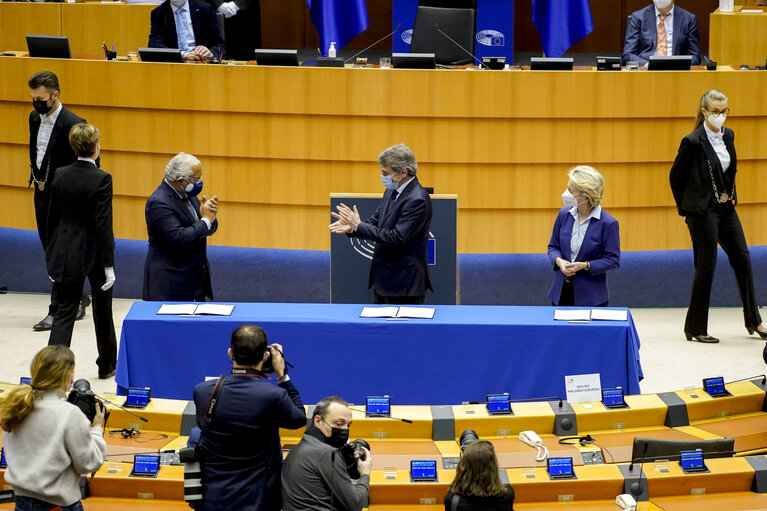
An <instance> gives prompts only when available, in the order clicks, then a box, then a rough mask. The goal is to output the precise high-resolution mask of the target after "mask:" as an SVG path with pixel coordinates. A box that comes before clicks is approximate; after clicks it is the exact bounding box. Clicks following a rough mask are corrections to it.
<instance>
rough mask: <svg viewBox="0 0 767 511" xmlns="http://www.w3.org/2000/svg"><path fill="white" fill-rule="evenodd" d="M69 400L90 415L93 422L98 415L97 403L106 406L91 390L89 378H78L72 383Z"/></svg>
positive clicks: (90, 420)
mask: <svg viewBox="0 0 767 511" xmlns="http://www.w3.org/2000/svg"><path fill="white" fill-rule="evenodd" d="M67 401H69V402H70V403H72V404H73V405H75V406H76V407H78V408H79V409H80V410H81V411H82V412H83V413H84V414H85V416H86V417H88V421H89V422H93V418H94V417H95V416H96V403H98V404H99V405H101V407H102V408H103V407H104V403H103V402H102V401H101V400H100V399H98V398H97V397H96V395H95V394H94V393H93V391H92V390H91V384H90V383H88V380H77V381H76V382H75V383H74V384H73V385H72V390H71V391H70V392H69V396H68V397H67Z"/></svg>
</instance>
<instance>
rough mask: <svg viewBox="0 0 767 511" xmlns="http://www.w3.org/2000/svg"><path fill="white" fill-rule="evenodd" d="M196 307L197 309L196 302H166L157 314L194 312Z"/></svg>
mask: <svg viewBox="0 0 767 511" xmlns="http://www.w3.org/2000/svg"><path fill="white" fill-rule="evenodd" d="M195 309H197V304H196V303H164V304H162V306H161V307H160V310H158V311H157V314H171V315H176V316H178V315H180V314H194V311H195Z"/></svg>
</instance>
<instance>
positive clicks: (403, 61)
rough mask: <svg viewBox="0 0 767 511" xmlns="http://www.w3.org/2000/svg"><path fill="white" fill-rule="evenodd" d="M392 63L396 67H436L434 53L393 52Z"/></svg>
mask: <svg viewBox="0 0 767 511" xmlns="http://www.w3.org/2000/svg"><path fill="white" fill-rule="evenodd" d="M391 63H392V66H394V68H395V69H434V66H435V55H434V54H433V53H392V54H391Z"/></svg>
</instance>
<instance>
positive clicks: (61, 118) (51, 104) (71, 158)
mask: <svg viewBox="0 0 767 511" xmlns="http://www.w3.org/2000/svg"><path fill="white" fill-rule="evenodd" d="M27 85H29V93H30V96H31V97H32V105H33V106H34V110H33V111H32V112H31V113H30V114H29V167H30V174H29V185H30V186H31V185H32V183H34V185H35V196H34V204H35V220H36V221H37V233H38V235H39V236H40V242H41V243H42V245H43V250H47V248H48V205H49V204H50V200H51V183H53V178H54V177H55V175H56V169H58V168H59V167H64V166H66V165H69V164H71V163H73V162H75V161H76V160H77V156H76V155H75V153H74V151H73V150H72V147H71V146H70V145H69V130H70V129H71V128H72V126H74V125H75V124H77V123H80V122H84V119H82V118H81V117H79V116H77V115H76V114H74V113H73V112H71V111H69V110H67V109H66V108H64V105H62V104H61V99H60V96H61V89H60V87H59V79H58V77H57V76H56V75H55V74H54V73H51V72H50V71H40V72H39V73H35V74H34V75H32V76H31V77H30V78H29V80H28V82H27ZM98 165H99V163H98V160H97V163H96V166H98ZM88 304H90V298H89V297H88V295H86V294H85V293H83V294H82V297H81V299H80V305H79V307H78V310H77V315H76V319H82V318H83V317H84V316H85V308H86V307H87V306H88ZM55 314H56V298H55V296H54V295H51V304H50V306H49V307H48V314H47V315H46V316H45V318H43V319H42V320H41V321H40V322H38V323H37V324H36V325H35V326H34V327H32V328H33V329H34V330H35V331H38V332H39V331H44V330H50V329H51V327H52V326H53V316H54V315H55Z"/></svg>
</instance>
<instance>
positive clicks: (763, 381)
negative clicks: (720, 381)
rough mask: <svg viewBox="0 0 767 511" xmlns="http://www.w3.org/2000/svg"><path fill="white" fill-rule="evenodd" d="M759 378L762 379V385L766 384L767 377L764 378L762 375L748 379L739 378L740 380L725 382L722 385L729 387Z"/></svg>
mask: <svg viewBox="0 0 767 511" xmlns="http://www.w3.org/2000/svg"><path fill="white" fill-rule="evenodd" d="M759 377H761V378H762V385H764V384H765V383H767V376H765V375H763V374H757V375H756V376H749V377H748V378H741V379H740V380H732V381H728V382H725V383H724V384H725V385H729V384H730V383H738V382H741V381H751V380H755V379H756V378H759Z"/></svg>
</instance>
